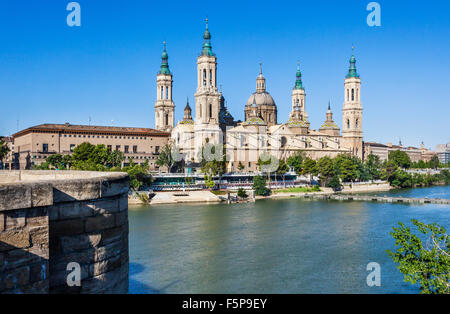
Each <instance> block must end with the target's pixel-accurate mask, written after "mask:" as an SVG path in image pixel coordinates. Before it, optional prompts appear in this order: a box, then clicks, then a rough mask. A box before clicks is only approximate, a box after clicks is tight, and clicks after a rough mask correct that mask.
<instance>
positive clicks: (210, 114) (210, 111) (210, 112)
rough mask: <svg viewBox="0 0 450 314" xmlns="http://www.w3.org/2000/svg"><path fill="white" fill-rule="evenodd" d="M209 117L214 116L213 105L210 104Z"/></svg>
mask: <svg viewBox="0 0 450 314" xmlns="http://www.w3.org/2000/svg"><path fill="white" fill-rule="evenodd" d="M209 117H210V118H212V105H211V104H209Z"/></svg>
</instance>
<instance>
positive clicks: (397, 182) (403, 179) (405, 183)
mask: <svg viewBox="0 0 450 314" xmlns="http://www.w3.org/2000/svg"><path fill="white" fill-rule="evenodd" d="M389 183H390V184H391V185H392V186H394V187H398V188H410V187H413V185H414V182H413V177H412V176H411V175H410V174H409V173H406V172H405V171H403V170H401V169H397V170H396V171H395V172H394V173H393V174H392V175H391V176H390V177H389Z"/></svg>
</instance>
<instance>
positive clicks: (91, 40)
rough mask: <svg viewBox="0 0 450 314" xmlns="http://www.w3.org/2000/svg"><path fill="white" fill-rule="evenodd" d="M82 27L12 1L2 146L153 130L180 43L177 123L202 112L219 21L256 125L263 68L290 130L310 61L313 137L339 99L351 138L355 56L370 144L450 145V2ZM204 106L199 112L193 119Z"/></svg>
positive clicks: (322, 5)
mask: <svg viewBox="0 0 450 314" xmlns="http://www.w3.org/2000/svg"><path fill="white" fill-rule="evenodd" d="M78 2H79V3H80V5H81V27H72V28H71V27H68V26H67V24H66V17H67V14H68V13H69V12H68V11H66V5H67V4H68V3H69V1H67V0H66V1H63V0H52V1H42V0H39V1H36V0H27V1H18V0H14V1H13V0H8V1H6V0H1V2H0V4H1V5H0V39H1V45H0V109H1V114H0V135H7V134H12V133H14V132H16V131H17V130H18V128H19V129H23V128H26V127H29V126H32V125H37V124H40V123H64V122H70V123H73V124H88V122H89V117H91V119H92V121H91V123H92V124H98V125H111V124H112V125H116V126H119V125H120V126H139V127H154V111H153V109H154V102H155V98H156V88H155V86H156V72H157V71H158V69H159V65H160V63H161V58H160V57H161V52H162V42H163V40H166V41H167V51H168V54H169V64H170V69H171V71H172V72H173V74H174V101H175V105H176V121H178V120H180V119H181V118H182V115H183V108H184V106H185V103H186V97H189V99H190V100H191V104H192V105H193V103H194V93H195V89H196V77H195V76H196V58H197V56H198V54H199V53H200V51H201V46H202V34H203V31H204V19H205V17H208V18H209V21H210V22H209V28H210V31H211V33H212V45H213V51H214V52H215V53H216V55H217V57H218V82H219V84H221V85H222V86H223V92H224V96H225V98H226V100H227V104H228V108H229V110H230V112H231V113H232V114H233V116H234V117H235V118H236V119H243V110H244V105H245V103H246V101H247V99H248V97H249V96H250V94H251V93H252V92H254V90H255V79H256V76H257V74H258V71H259V65H258V63H259V62H262V63H263V72H264V75H265V77H266V79H267V89H268V91H269V92H270V93H271V95H272V96H273V97H274V99H275V101H276V103H277V106H278V120H279V122H285V121H286V120H287V119H288V115H289V111H290V95H291V90H292V87H293V85H294V82H295V72H296V65H297V60H300V62H301V70H302V75H303V85H304V86H305V89H306V93H307V99H306V110H307V112H308V114H309V117H310V122H311V128H313V129H318V128H319V127H320V124H321V123H322V122H323V121H324V120H325V112H326V109H327V104H328V100H330V101H331V106H332V110H333V113H334V118H335V121H336V122H337V123H338V124H339V125H342V123H341V122H342V118H341V108H342V103H343V100H344V90H343V83H344V77H345V75H346V72H347V69H348V60H349V58H350V55H351V46H352V44H354V45H355V56H356V59H357V69H358V71H359V73H360V75H361V80H362V92H361V98H362V103H363V107H364V122H363V131H364V139H365V140H366V141H378V142H383V143H385V142H393V143H397V142H398V140H399V139H401V140H402V142H403V144H405V145H413V146H418V145H420V142H421V141H424V142H425V146H426V147H430V148H433V149H434V148H435V145H436V144H439V143H445V142H448V141H449V140H450V138H449V134H450V124H449V122H448V121H449V119H448V118H449V116H450V109H449V105H450V100H449V99H450V98H449V95H448V92H449V86H448V85H449V73H450V57H449V55H450V18H449V16H448V14H449V13H448V12H450V2H448V1H428V2H424V1H403V0H395V1H394V0H390V1H378V2H379V3H380V5H381V24H382V25H381V27H369V26H368V25H367V23H366V17H367V15H368V14H369V12H368V11H366V6H367V4H368V3H369V2H370V1H361V0H345V1H323V0H317V1H303V0H297V1H281V0H280V1H265V0H260V1H258V2H256V1H244V0H241V1H233V0H231V1H230V0H227V1H212V0H211V1H193V0H189V1H144V0H142V1H137V0H129V1H118V0H117V1H106V0H95V1H93V0H89V1H87V0H84V1H83V0H80V1H78ZM193 107H194V106H193Z"/></svg>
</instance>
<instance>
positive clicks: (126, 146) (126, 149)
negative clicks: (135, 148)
mask: <svg viewBox="0 0 450 314" xmlns="http://www.w3.org/2000/svg"><path fill="white" fill-rule="evenodd" d="M125 153H128V145H125Z"/></svg>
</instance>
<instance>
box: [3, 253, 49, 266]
mask: <svg viewBox="0 0 450 314" xmlns="http://www.w3.org/2000/svg"><path fill="white" fill-rule="evenodd" d="M4 259H5V265H4V268H5V270H12V269H16V268H20V267H24V266H27V265H31V264H34V263H40V262H42V261H45V260H46V259H45V258H43V257H41V256H39V255H35V254H32V253H30V251H29V250H28V249H14V250H10V251H8V252H5V253H4Z"/></svg>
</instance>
